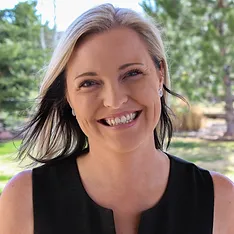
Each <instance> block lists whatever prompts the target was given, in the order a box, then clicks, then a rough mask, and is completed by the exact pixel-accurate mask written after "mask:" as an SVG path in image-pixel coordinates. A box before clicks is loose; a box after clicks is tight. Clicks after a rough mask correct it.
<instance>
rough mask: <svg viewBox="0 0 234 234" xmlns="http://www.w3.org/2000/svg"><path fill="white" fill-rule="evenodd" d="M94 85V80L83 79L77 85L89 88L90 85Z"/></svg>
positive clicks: (95, 83)
mask: <svg viewBox="0 0 234 234" xmlns="http://www.w3.org/2000/svg"><path fill="white" fill-rule="evenodd" d="M94 85H97V82H96V81H94V80H85V81H83V82H81V84H80V85H79V88H89V87H92V86H94Z"/></svg>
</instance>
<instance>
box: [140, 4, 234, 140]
mask: <svg viewBox="0 0 234 234" xmlns="http://www.w3.org/2000/svg"><path fill="white" fill-rule="evenodd" d="M142 7H143V9H144V11H145V12H146V13H147V14H149V15H150V16H152V17H153V18H155V19H156V21H157V22H160V23H161V24H162V25H163V27H164V28H165V32H164V33H165V34H164V35H165V37H166V39H167V41H168V44H167V46H168V48H169V52H170V54H169V59H170V64H171V76H172V85H173V88H174V89H175V90H181V91H182V92H183V93H184V94H185V95H187V96H188V98H189V99H190V100H191V101H204V100H209V101H212V100H217V99H219V100H223V101H224V102H225V112H226V113H225V116H226V117H225V118H226V123H227V131H226V133H225V135H226V136H231V137H234V109H233V102H234V95H233V92H234V87H233V84H234V71H233V70H234V69H233V68H234V59H233V58H234V46H233V36H234V1H233V0H154V1H152V0H151V1H150V0H144V1H143V3H142Z"/></svg>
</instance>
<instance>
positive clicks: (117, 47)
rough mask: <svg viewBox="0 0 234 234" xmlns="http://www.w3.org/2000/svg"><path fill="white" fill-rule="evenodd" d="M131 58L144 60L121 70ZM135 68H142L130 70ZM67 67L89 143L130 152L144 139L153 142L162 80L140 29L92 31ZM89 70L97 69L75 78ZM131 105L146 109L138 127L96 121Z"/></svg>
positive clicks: (69, 90) (69, 92) (71, 100)
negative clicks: (120, 127)
mask: <svg viewBox="0 0 234 234" xmlns="http://www.w3.org/2000/svg"><path fill="white" fill-rule="evenodd" d="M128 63H140V64H136V65H131V66H128V67H126V68H124V69H122V70H119V67H120V66H122V65H123V64H128ZM136 69H137V70H139V71H140V73H137V74H134V75H131V76H129V75H128V74H129V72H131V71H132V70H136ZM66 72H67V98H68V101H69V103H70V105H71V106H72V108H73V109H74V111H75V113H76V118H77V121H78V122H79V125H80V127H81V129H82V130H83V132H84V133H85V134H86V135H87V136H88V138H89V143H90V145H91V144H96V146H97V145H98V146H100V147H108V148H109V149H114V150H115V151H121V152H122V151H125V152H128V151H130V150H132V149H136V148H137V147H139V145H141V144H142V143H146V144H147V142H145V141H150V142H152V138H153V130H154V128H155V126H156V125H157V123H158V121H159V118H160V112H161V104H160V97H159V96H158V89H159V88H160V87H162V82H163V80H162V76H161V75H160V72H159V71H158V70H157V69H156V67H155V65H154V63H153V61H152V59H151V57H150V55H149V53H148V50H147V46H146V45H145V43H144V42H143V40H142V39H141V38H140V36H139V35H138V34H137V33H136V32H135V31H133V30H131V29H128V28H116V29H112V30H110V31H108V32H104V33H100V34H95V35H92V36H90V37H89V38H87V40H85V41H84V42H83V43H82V44H81V45H79V46H78V47H77V48H76V49H75V51H74V52H73V54H72V56H71V58H70V60H69V62H68V65H67V67H66ZM86 72H92V73H96V75H95V76H94V75H92V74H90V75H86V76H82V77H79V78H77V79H75V77H77V76H79V75H80V74H83V73H86ZM131 74H132V73H131ZM90 80H91V81H90ZM85 82H86V83H85ZM87 82H88V83H87ZM90 82H91V83H90ZM84 83H85V85H86V87H84V86H82V85H84ZM87 84H88V86H87ZM90 84H91V85H90ZM131 110H142V113H141V115H140V117H139V119H138V120H137V122H136V124H135V125H134V126H133V127H130V128H127V129H124V130H112V129H110V128H109V127H105V126H103V125H101V124H100V123H98V122H97V120H99V119H102V118H105V117H108V116H110V115H111V114H113V113H120V112H123V111H131Z"/></svg>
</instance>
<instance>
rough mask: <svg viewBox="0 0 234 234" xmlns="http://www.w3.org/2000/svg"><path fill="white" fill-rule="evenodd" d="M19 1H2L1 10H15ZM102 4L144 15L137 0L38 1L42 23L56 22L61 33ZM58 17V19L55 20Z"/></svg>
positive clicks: (52, 23) (51, 23) (0, 3)
mask: <svg viewBox="0 0 234 234" xmlns="http://www.w3.org/2000/svg"><path fill="white" fill-rule="evenodd" d="M18 2H20V1H18V0H2V1H0V9H5V8H13V7H14V6H15V5H16V4H17V3H18ZM102 3H112V4H113V5H114V6H117V7H126V8H131V9H133V10H135V11H137V12H139V13H142V12H143V10H142V7H141V6H140V4H139V3H141V1H137V0H130V1H128V0H110V1H104V0H84V1H81V0H37V10H38V14H41V16H42V22H45V21H47V20H48V21H49V22H50V26H51V27H53V25H54V20H55V21H56V24H57V29H58V30H59V31H64V30H65V29H66V28H67V27H68V25H69V24H70V23H71V22H72V21H73V20H74V19H75V18H76V17H77V16H79V15H80V14H82V13H83V12H84V11H86V10H88V9H89V8H91V7H94V6H97V5H99V4H102ZM55 17H56V18H55Z"/></svg>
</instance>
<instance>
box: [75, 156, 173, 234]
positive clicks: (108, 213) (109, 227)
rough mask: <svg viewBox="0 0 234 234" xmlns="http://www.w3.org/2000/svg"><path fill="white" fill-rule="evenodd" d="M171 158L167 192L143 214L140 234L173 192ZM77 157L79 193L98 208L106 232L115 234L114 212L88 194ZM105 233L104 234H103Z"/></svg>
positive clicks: (76, 180) (139, 229) (76, 167)
mask: <svg viewBox="0 0 234 234" xmlns="http://www.w3.org/2000/svg"><path fill="white" fill-rule="evenodd" d="M166 155H167V156H168V158H169V164H170V165H169V174H168V179H167V184H166V187H165V190H164V192H163V194H162V196H161V198H160V199H159V201H158V202H157V203H156V204H155V205H153V206H152V207H150V208H148V209H146V210H144V211H142V212H141V217H140V221H139V226H138V232H137V233H138V234H140V233H143V232H144V230H145V228H146V227H145V226H148V225H149V224H148V222H149V220H152V219H151V218H150V217H154V216H155V214H156V213H158V210H160V207H161V206H163V204H164V203H165V202H164V201H166V200H167V197H168V194H169V193H170V192H169V191H170V190H171V186H172V177H173V168H174V167H173V165H172V164H173V158H172V156H171V155H169V154H167V153H166ZM76 159H77V158H76V157H74V158H73V162H72V166H73V169H72V171H73V173H74V175H75V178H74V179H75V183H76V184H78V186H79V187H80V190H79V191H82V193H83V194H82V195H83V197H84V198H85V202H87V203H88V204H89V205H91V206H92V207H94V208H96V209H97V210H98V212H99V214H100V216H101V220H102V222H104V223H103V225H102V226H103V227H105V229H106V232H105V233H108V234H115V233H116V231H115V223H114V212H113V210H112V209H109V208H106V207H103V206H101V205H99V204H98V203H96V202H95V201H94V200H93V199H92V198H91V197H90V196H89V194H88V193H87V191H86V189H85V187H84V185H83V182H82V178H81V175H80V171H79V166H78V165H77V161H76ZM103 233H104V232H103Z"/></svg>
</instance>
